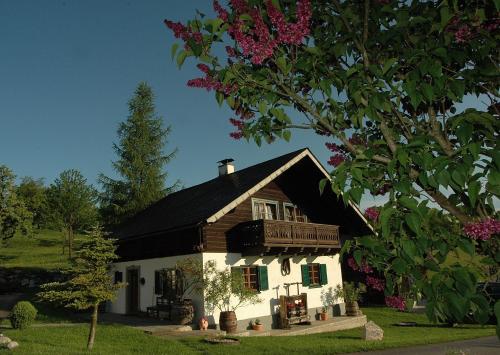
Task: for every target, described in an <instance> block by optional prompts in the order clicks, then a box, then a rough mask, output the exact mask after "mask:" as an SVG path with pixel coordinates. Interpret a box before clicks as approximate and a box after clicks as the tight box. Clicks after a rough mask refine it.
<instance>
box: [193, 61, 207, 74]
mask: <svg viewBox="0 0 500 355" xmlns="http://www.w3.org/2000/svg"><path fill="white" fill-rule="evenodd" d="M196 67H197V68H198V69H200V70H201V71H202V72H204V73H205V74H208V73H209V72H210V68H209V67H208V65H206V64H203V63H200V64H198V65H196Z"/></svg>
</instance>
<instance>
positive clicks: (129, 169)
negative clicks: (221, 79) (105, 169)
mask: <svg viewBox="0 0 500 355" xmlns="http://www.w3.org/2000/svg"><path fill="white" fill-rule="evenodd" d="M129 112H130V115H129V117H128V119H127V120H126V121H125V122H122V123H121V124H120V126H119V128H118V131H117V134H118V143H115V144H113V148H114V150H115V152H116V155H117V156H118V160H117V161H115V162H113V168H114V170H115V171H116V172H117V173H118V175H119V176H120V178H119V179H113V178H110V177H107V176H105V175H103V174H101V175H100V177H99V182H100V183H101V185H102V187H103V190H104V191H103V194H102V198H101V204H102V206H101V213H102V217H103V220H104V222H105V224H106V225H108V226H114V225H117V224H119V223H121V222H123V221H124V220H125V219H127V218H128V217H131V216H132V215H134V214H135V213H137V212H139V211H141V210H143V209H144V208H146V207H148V206H149V205H151V204H152V203H154V202H156V201H158V200H159V199H161V198H162V197H164V196H166V195H167V194H168V193H170V192H171V191H173V190H174V189H175V188H176V187H177V184H178V182H176V183H174V184H173V185H172V186H170V187H166V185H165V181H166V178H167V173H166V172H165V171H164V167H165V165H166V164H167V163H168V162H170V161H171V160H172V159H173V158H174V156H175V154H176V152H177V150H176V149H174V150H173V151H172V152H170V153H168V154H165V153H164V147H165V144H166V143H167V137H168V135H169V134H170V132H171V127H170V126H167V127H164V126H163V120H162V118H161V117H158V116H157V115H156V113H155V106H154V94H153V91H152V89H151V87H149V86H148V85H147V84H146V83H145V82H141V83H140V84H139V85H138V87H137V89H136V90H135V95H134V97H133V98H132V99H131V100H130V101H129Z"/></svg>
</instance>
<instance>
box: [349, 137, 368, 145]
mask: <svg viewBox="0 0 500 355" xmlns="http://www.w3.org/2000/svg"><path fill="white" fill-rule="evenodd" d="M349 143H351V144H352V145H362V146H365V147H366V146H367V143H366V140H364V139H363V138H362V137H361V136H360V135H359V134H353V135H352V137H351V138H349Z"/></svg>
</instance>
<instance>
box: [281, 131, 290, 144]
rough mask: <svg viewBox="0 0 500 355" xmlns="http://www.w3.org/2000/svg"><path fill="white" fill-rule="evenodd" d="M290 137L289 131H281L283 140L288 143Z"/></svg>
mask: <svg viewBox="0 0 500 355" xmlns="http://www.w3.org/2000/svg"><path fill="white" fill-rule="evenodd" d="M291 137H292V132H291V131H289V130H285V131H283V139H284V140H285V141H287V142H290V138H291Z"/></svg>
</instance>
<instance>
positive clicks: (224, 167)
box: [217, 158, 234, 176]
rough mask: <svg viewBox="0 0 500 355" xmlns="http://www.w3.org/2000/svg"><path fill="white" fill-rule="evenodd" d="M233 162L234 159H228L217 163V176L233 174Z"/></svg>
mask: <svg viewBox="0 0 500 355" xmlns="http://www.w3.org/2000/svg"><path fill="white" fill-rule="evenodd" d="M233 161H234V159H231V158H228V159H223V160H221V161H218V162H217V163H219V176H222V175H229V174H231V173H234V164H233Z"/></svg>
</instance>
